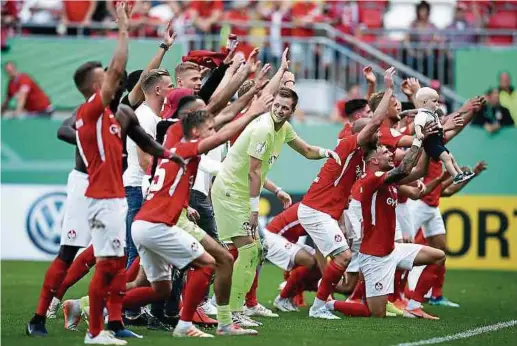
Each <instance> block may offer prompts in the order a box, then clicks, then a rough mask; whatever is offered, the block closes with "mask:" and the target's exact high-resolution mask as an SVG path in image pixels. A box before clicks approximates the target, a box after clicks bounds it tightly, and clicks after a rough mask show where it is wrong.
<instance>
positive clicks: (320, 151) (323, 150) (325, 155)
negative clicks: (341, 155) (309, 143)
mask: <svg viewBox="0 0 517 346" xmlns="http://www.w3.org/2000/svg"><path fill="white" fill-rule="evenodd" d="M319 154H320V157H329V156H328V150H327V149H323V148H320V150H319Z"/></svg>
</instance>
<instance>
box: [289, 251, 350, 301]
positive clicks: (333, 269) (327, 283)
mask: <svg viewBox="0 0 517 346" xmlns="http://www.w3.org/2000/svg"><path fill="white" fill-rule="evenodd" d="M344 272H345V268H343V267H341V266H339V265H338V264H336V262H334V260H332V261H330V263H329V264H328V265H327V268H326V269H325V272H324V273H323V279H322V280H321V284H320V287H319V288H318V293H317V294H316V297H317V298H318V299H319V300H323V301H326V300H327V298H328V297H329V295H331V294H332V293H334V289H335V287H336V285H337V283H338V282H339V280H340V279H341V277H342V276H343V273H344ZM291 275H292V273H291Z"/></svg>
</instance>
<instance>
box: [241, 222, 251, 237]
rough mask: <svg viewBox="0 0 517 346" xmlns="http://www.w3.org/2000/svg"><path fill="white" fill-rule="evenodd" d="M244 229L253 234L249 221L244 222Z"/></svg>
mask: <svg viewBox="0 0 517 346" xmlns="http://www.w3.org/2000/svg"><path fill="white" fill-rule="evenodd" d="M242 229H243V230H244V231H246V232H247V233H248V234H251V225H250V223H249V222H248V221H246V222H244V223H243V224H242Z"/></svg>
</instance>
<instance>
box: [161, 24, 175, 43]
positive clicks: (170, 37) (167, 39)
mask: <svg viewBox="0 0 517 346" xmlns="http://www.w3.org/2000/svg"><path fill="white" fill-rule="evenodd" d="M176 37H177V34H176V33H175V32H174V31H172V19H171V20H170V21H168V22H167V26H165V31H164V32H163V43H164V44H165V45H166V46H167V47H170V46H172V44H173V43H174V40H176Z"/></svg>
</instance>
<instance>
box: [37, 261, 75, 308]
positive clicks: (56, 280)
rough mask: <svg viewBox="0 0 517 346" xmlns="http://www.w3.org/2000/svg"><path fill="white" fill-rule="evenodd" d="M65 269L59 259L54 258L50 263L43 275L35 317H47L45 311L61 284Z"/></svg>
mask: <svg viewBox="0 0 517 346" xmlns="http://www.w3.org/2000/svg"><path fill="white" fill-rule="evenodd" d="M67 269H68V264H67V263H66V262H64V261H63V260H62V259H60V258H59V257H56V259H54V261H52V263H51V264H50V267H49V268H48V269H47V272H46V273H45V279H44V281H43V287H42V288H41V293H40V297H39V300H38V307H37V309H36V315H40V316H43V317H45V316H46V315H47V309H48V307H49V305H50V302H51V301H52V298H53V297H54V295H55V294H56V291H57V289H58V288H59V285H60V284H61V282H63V279H64V278H65V276H66V271H67Z"/></svg>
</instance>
